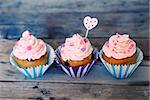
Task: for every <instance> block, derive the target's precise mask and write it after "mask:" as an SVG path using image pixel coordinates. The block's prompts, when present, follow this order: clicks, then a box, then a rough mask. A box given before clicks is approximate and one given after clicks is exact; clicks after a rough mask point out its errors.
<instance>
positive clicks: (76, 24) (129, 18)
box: [0, 12, 149, 39]
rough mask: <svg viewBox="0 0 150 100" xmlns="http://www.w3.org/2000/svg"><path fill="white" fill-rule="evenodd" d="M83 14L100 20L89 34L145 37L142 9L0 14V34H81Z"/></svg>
mask: <svg viewBox="0 0 150 100" xmlns="http://www.w3.org/2000/svg"><path fill="white" fill-rule="evenodd" d="M86 15H92V16H94V17H97V18H98V19H99V22H100V23H99V24H98V26H97V27H96V28H95V29H93V30H92V31H90V34H89V37H109V36H110V35H112V34H114V33H116V32H120V33H129V34H130V35H131V37H136V38H138V37H142V38H148V37H149V35H148V33H149V32H148V13H144V12H141V13H132V12H131V13H99V12H96V13H94V12H86V13H80V12H79V13H78V12H77V13H74V12H72V13H52V14H50V13H42V14H40V15H39V14H38V13H36V14H30V13H29V14H26V13H25V14H18V13H10V14H2V15H0V21H1V25H0V37H1V38H10V39H12V38H18V37H19V36H20V34H22V32H23V31H25V30H27V29H29V30H31V31H32V32H33V33H34V34H35V35H37V36H38V37H41V38H64V37H67V36H72V35H73V34H74V33H77V32H78V33H80V34H85V28H84V26H83V24H82V20H83V18H84V17H85V16H86ZM12 16H13V17H12ZM60 16H62V17H60ZM35 17H36V18H35ZM66 19H67V22H66Z"/></svg>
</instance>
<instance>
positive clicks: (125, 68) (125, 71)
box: [99, 48, 143, 79]
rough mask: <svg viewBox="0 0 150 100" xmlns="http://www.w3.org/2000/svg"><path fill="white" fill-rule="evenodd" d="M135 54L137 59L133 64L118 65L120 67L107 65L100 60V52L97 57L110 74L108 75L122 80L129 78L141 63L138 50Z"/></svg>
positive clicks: (140, 53) (141, 58)
mask: <svg viewBox="0 0 150 100" xmlns="http://www.w3.org/2000/svg"><path fill="white" fill-rule="evenodd" d="M137 54H138V57H137V60H136V63H135V64H120V65H114V64H109V63H107V62H106V61H105V60H104V59H103V58H102V50H101V51H100V53H99V57H100V59H101V61H102V63H103V64H104V66H105V68H106V69H107V71H108V72H110V74H111V75H112V76H113V77H115V78H118V79H123V78H128V77H130V76H131V75H132V73H133V72H134V71H135V70H136V68H137V67H138V65H139V64H140V63H141V62H142V60H143V53H142V51H141V50H140V49H139V48H137Z"/></svg>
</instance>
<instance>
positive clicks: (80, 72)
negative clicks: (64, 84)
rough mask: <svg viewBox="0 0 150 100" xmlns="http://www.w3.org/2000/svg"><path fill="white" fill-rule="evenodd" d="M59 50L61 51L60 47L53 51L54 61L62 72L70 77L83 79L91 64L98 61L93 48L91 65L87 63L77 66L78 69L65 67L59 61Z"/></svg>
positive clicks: (96, 51) (95, 50)
mask: <svg viewBox="0 0 150 100" xmlns="http://www.w3.org/2000/svg"><path fill="white" fill-rule="evenodd" d="M60 49H61V46H59V47H58V48H57V49H56V50H55V54H56V58H55V61H56V62H57V64H58V65H59V66H60V67H61V68H62V70H63V71H64V72H65V73H66V74H67V75H69V76H70V77H83V76H84V75H86V74H87V73H88V72H89V70H90V69H91V68H92V66H93V64H94V63H95V61H96V60H97V59H98V50H97V49H96V48H95V47H93V60H92V62H91V63H88V64H86V65H83V66H78V67H70V66H66V65H64V64H62V62H61V60H60Z"/></svg>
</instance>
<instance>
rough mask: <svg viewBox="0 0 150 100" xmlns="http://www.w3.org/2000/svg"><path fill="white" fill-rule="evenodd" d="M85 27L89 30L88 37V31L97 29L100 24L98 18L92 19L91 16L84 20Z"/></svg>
mask: <svg viewBox="0 0 150 100" xmlns="http://www.w3.org/2000/svg"><path fill="white" fill-rule="evenodd" d="M83 23H84V26H85V28H86V29H87V31H86V35H85V37H87V35H88V31H89V30H91V29H93V28H94V27H96V25H97V24H98V19H97V18H91V17H90V16H86V17H85V18H84V20H83Z"/></svg>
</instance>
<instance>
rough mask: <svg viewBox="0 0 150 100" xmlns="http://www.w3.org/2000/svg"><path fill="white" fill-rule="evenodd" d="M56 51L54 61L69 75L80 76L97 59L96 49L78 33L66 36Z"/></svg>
mask: <svg viewBox="0 0 150 100" xmlns="http://www.w3.org/2000/svg"><path fill="white" fill-rule="evenodd" d="M55 52H56V62H57V63H58V64H60V66H61V67H62V69H63V70H64V71H65V72H66V73H67V74H68V75H69V76H71V77H82V76H84V75H85V74H86V73H87V72H88V71H89V70H90V68H91V67H92V65H93V64H94V62H95V61H96V59H97V49H96V48H94V47H92V45H91V43H90V42H89V40H88V39H87V38H85V37H82V36H80V35H79V34H74V35H73V36H72V37H70V38H67V39H66V40H65V43H64V44H62V45H61V46H60V47H58V49H57V50H56V51H55Z"/></svg>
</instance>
